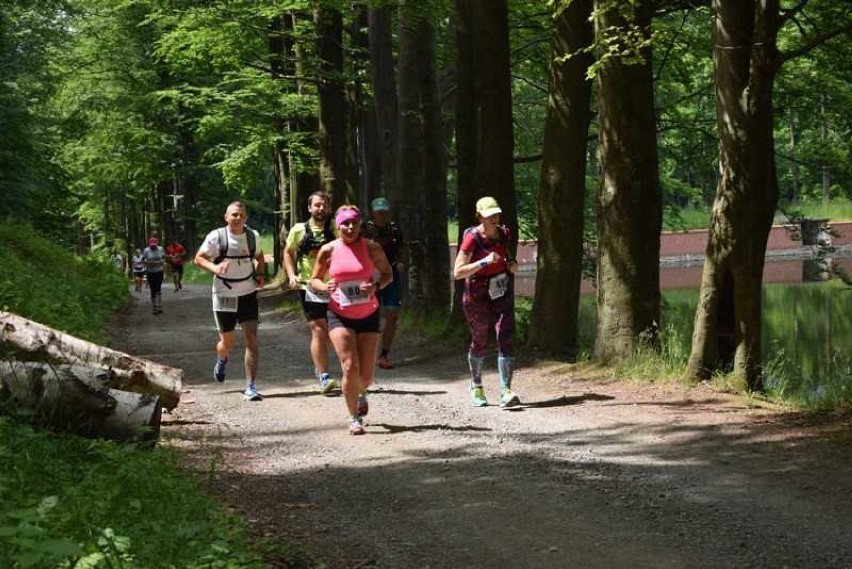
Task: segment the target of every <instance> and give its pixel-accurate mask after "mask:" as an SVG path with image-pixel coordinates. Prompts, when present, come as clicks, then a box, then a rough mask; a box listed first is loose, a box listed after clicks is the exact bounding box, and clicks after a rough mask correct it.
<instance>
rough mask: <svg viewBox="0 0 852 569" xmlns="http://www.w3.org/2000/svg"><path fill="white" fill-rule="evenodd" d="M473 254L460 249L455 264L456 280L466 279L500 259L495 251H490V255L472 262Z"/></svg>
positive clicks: (454, 276) (454, 273)
mask: <svg viewBox="0 0 852 569" xmlns="http://www.w3.org/2000/svg"><path fill="white" fill-rule="evenodd" d="M470 257H471V254H470V253H468V252H467V251H462V250H459V254H458V255H456V263H455V265H453V278H454V279H456V280H461V279H466V278H467V277H469V276H471V275H472V274H474V273H476V272H478V271H479V270H480V269H484V268H485V267H487V266H488V265H490V264H491V263H496V262H497V261H498V260H499V259H498V258H497V255H496V253H494V252H493V251H492V252H491V253H488V256H487V257H485V258H484V259H480V260H478V261H475V262H473V263H471V262H470Z"/></svg>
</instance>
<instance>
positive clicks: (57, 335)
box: [0, 311, 183, 410]
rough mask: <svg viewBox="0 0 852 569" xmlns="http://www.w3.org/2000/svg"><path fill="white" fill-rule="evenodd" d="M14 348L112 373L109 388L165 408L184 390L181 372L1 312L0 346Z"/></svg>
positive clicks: (31, 355) (34, 357) (42, 358)
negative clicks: (146, 397) (150, 396)
mask: <svg viewBox="0 0 852 569" xmlns="http://www.w3.org/2000/svg"><path fill="white" fill-rule="evenodd" d="M6 342H8V343H9V344H11V345H13V346H14V347H15V348H16V351H17V352H23V353H24V354H26V355H27V356H28V357H26V358H18V359H27V360H37V361H50V362H55V363H63V364H65V363H67V364H82V365H84V366H88V367H94V368H104V369H108V370H111V371H112V372H113V373H112V375H111V376H110V377H111V379H110V387H112V388H114V389H119V390H123V391H133V392H136V393H142V394H154V395H158V396H159V398H160V404H161V405H162V406H163V407H165V408H166V409H169V410H171V409H174V408H175V407H177V404H178V402H179V401H180V394H181V390H182V389H183V371H182V370H180V369H178V368H173V367H169V366H165V365H162V364H158V363H155V362H152V361H149V360H145V359H143V358H137V357H135V356H131V355H130V354H126V353H124V352H119V351H118V350H113V349H110V348H107V347H104V346H99V345H97V344H93V343H92V342H87V341H86V340H82V339H80V338H77V337H75V336H71V335H70V334H65V333H64V332H60V331H59V330H55V329H53V328H50V327H49V326H45V325H43V324H39V323H38V322H35V321H33V320H29V319H27V318H23V317H22V316H18V315H17V314H12V313H11V312H2V311H0V343H6Z"/></svg>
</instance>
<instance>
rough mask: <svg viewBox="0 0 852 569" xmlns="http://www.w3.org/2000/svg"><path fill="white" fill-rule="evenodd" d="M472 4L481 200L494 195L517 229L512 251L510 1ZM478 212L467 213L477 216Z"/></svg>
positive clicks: (509, 223) (482, 0) (514, 214)
mask: <svg viewBox="0 0 852 569" xmlns="http://www.w3.org/2000/svg"><path fill="white" fill-rule="evenodd" d="M462 1H463V2H468V3H469V4H470V8H469V9H470V15H471V19H470V20H469V21H468V25H470V24H472V25H473V59H474V67H473V69H474V104H475V105H476V110H475V113H476V114H475V116H476V119H477V124H476V133H477V136H476V162H475V174H474V176H475V181H474V188H475V192H476V197H477V198H478V197H482V196H486V195H490V196H493V197H494V198H496V199H497V201H498V202H499V203H500V208H501V209H502V210H503V213H502V214H501V216H500V221H501V223H503V224H505V225H507V226H509V227H510V228H511V229H512V239H511V242H510V243H509V250H510V252H511V253H512V254H514V252H515V249H516V246H517V243H518V211H517V203H516V199H515V174H514V148H515V138H514V130H513V126H514V125H513V122H512V75H511V65H510V61H509V15H508V8H507V6H506V0H462ZM472 214H473V209H472V208H471V210H470V211H469V212H465V215H472Z"/></svg>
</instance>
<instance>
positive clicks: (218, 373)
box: [213, 358, 228, 383]
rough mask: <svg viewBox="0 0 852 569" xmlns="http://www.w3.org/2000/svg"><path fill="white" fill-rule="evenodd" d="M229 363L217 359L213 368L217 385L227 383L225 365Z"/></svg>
mask: <svg viewBox="0 0 852 569" xmlns="http://www.w3.org/2000/svg"><path fill="white" fill-rule="evenodd" d="M227 363H228V360H225V361H222V360H220V359H218V358H217V359H216V365H214V366H213V381H215V382H217V383H222V382H223V381H225V364H227Z"/></svg>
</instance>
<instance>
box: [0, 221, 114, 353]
mask: <svg viewBox="0 0 852 569" xmlns="http://www.w3.org/2000/svg"><path fill="white" fill-rule="evenodd" d="M0 242H2V243H3V244H4V246H3V247H0V267H3V272H2V274H0V309H2V310H6V311H9V312H14V313H16V314H19V315H21V316H24V317H26V318H30V319H32V320H35V321H37V322H40V323H42V324H45V325H47V326H51V327H53V328H57V329H60V330H62V331H64V332H68V333H69V334H73V335H75V336H79V337H82V338H86V339H87V340H94V339H97V338H99V337H100V331H101V327H102V326H103V323H104V321H105V320H106V319H107V318H108V317H109V315H110V314H112V313H113V312H114V311H115V310H116V309H117V308H118V307H119V306H121V304H122V302H124V301H125V300H126V298H127V294H128V292H127V291H128V288H127V280H126V279H125V277H124V276H123V275H122V274H121V273H119V272H118V271H116V270H115V268H113V266H112V265H111V264H110V263H109V261H108V260H107V259H106V258H103V259H100V258H97V257H85V258H79V257H75V256H74V255H72V254H71V253H70V252H68V251H65V250H63V249H62V248H61V247H59V246H58V245H56V244H54V243H52V242H51V241H48V240H46V239H44V238H42V237H40V236H39V235H38V234H37V233H36V232H35V231H34V230H32V229H30V228H29V227H27V226H21V225H13V224H9V223H7V224H5V225H3V226H0Z"/></svg>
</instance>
